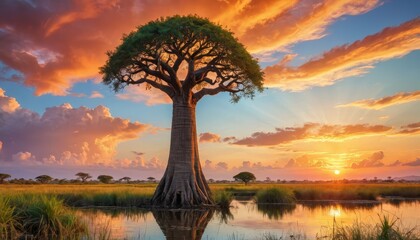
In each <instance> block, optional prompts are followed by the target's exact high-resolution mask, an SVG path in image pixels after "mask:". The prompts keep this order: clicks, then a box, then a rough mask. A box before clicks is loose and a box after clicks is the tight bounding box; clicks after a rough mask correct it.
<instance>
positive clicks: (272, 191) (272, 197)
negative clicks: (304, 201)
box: [256, 188, 296, 204]
mask: <svg viewBox="0 0 420 240" xmlns="http://www.w3.org/2000/svg"><path fill="white" fill-rule="evenodd" d="M256 201H257V203H286V204H293V203H295V202H296V198H295V195H294V193H293V191H291V190H290V189H286V188H269V189H264V190H261V191H258V192H257V195H256Z"/></svg>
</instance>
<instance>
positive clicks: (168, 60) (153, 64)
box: [100, 15, 263, 103]
mask: <svg viewBox="0 0 420 240" xmlns="http://www.w3.org/2000/svg"><path fill="white" fill-rule="evenodd" d="M107 54H108V57H109V58H108V61H107V62H106V64H105V65H104V66H103V67H101V68H100V72H101V73H102V74H103V82H104V83H105V84H108V85H111V86H112V87H113V88H114V90H115V91H118V90H120V89H122V88H124V87H125V86H127V85H131V84H136V85H137V84H143V83H145V84H147V86H148V87H155V88H158V89H160V90H161V91H163V92H165V93H166V94H167V95H168V96H169V97H171V98H172V99H173V100H175V99H176V98H178V97H181V98H184V99H191V100H192V101H194V102H195V103H196V102H198V101H199V100H200V99H201V98H202V97H203V96H205V95H215V94H218V93H220V92H229V93H230V95H231V97H232V101H234V102H236V101H238V100H239V99H240V98H241V97H253V96H254V93H255V91H256V90H258V91H262V90H263V73H262V71H261V68H260V66H259V65H258V62H257V60H256V59H255V58H253V57H252V56H251V55H250V54H249V53H248V52H247V50H246V49H245V47H244V46H243V45H242V44H240V43H239V42H238V41H237V39H236V38H235V37H234V36H233V33H232V32H229V31H227V30H225V29H223V28H222V27H221V26H219V25H216V24H213V23H211V22H210V21H209V20H208V19H204V18H200V17H198V16H191V15H190V16H178V15H177V16H173V17H168V18H161V19H158V20H156V21H152V22H149V23H147V24H146V25H143V26H139V27H138V29H137V31H133V32H131V33H130V34H128V35H126V36H125V37H124V38H123V43H122V44H121V45H120V46H118V47H117V48H116V49H115V50H114V51H110V52H108V53H107Z"/></svg>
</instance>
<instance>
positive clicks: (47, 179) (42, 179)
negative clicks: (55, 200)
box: [35, 175, 52, 183]
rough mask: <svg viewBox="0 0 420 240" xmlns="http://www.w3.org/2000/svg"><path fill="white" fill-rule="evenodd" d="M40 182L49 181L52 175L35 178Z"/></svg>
mask: <svg viewBox="0 0 420 240" xmlns="http://www.w3.org/2000/svg"><path fill="white" fill-rule="evenodd" d="M35 179H36V180H37V181H38V182H40V183H49V182H50V181H51V180H52V177H50V176H48V175H41V176H38V177H36V178H35Z"/></svg>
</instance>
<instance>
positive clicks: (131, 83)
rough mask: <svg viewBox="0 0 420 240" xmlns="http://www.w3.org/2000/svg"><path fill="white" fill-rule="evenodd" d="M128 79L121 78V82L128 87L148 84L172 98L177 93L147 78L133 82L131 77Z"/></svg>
mask: <svg viewBox="0 0 420 240" xmlns="http://www.w3.org/2000/svg"><path fill="white" fill-rule="evenodd" d="M127 77H128V78H127V79H124V78H121V79H120V81H121V82H123V83H125V84H127V85H140V84H142V83H148V84H150V85H152V86H153V87H155V88H157V89H159V90H161V91H163V92H165V93H166V94H167V95H168V96H169V97H170V98H173V97H174V95H175V92H174V90H173V89H172V88H170V87H168V86H165V85H163V84H160V83H158V82H156V81H153V80H151V79H148V78H147V77H144V78H140V79H138V80H133V79H132V78H131V76H127Z"/></svg>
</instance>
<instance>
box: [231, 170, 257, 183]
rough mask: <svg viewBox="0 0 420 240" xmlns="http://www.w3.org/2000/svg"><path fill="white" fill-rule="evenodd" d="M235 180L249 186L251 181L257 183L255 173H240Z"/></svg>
mask: <svg viewBox="0 0 420 240" xmlns="http://www.w3.org/2000/svg"><path fill="white" fill-rule="evenodd" d="M233 178H234V179H235V180H236V181H242V182H244V183H245V185H247V184H248V182H250V181H255V179H256V178H255V175H254V174H253V173H250V172H240V173H238V174H236V175H235V176H233Z"/></svg>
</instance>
